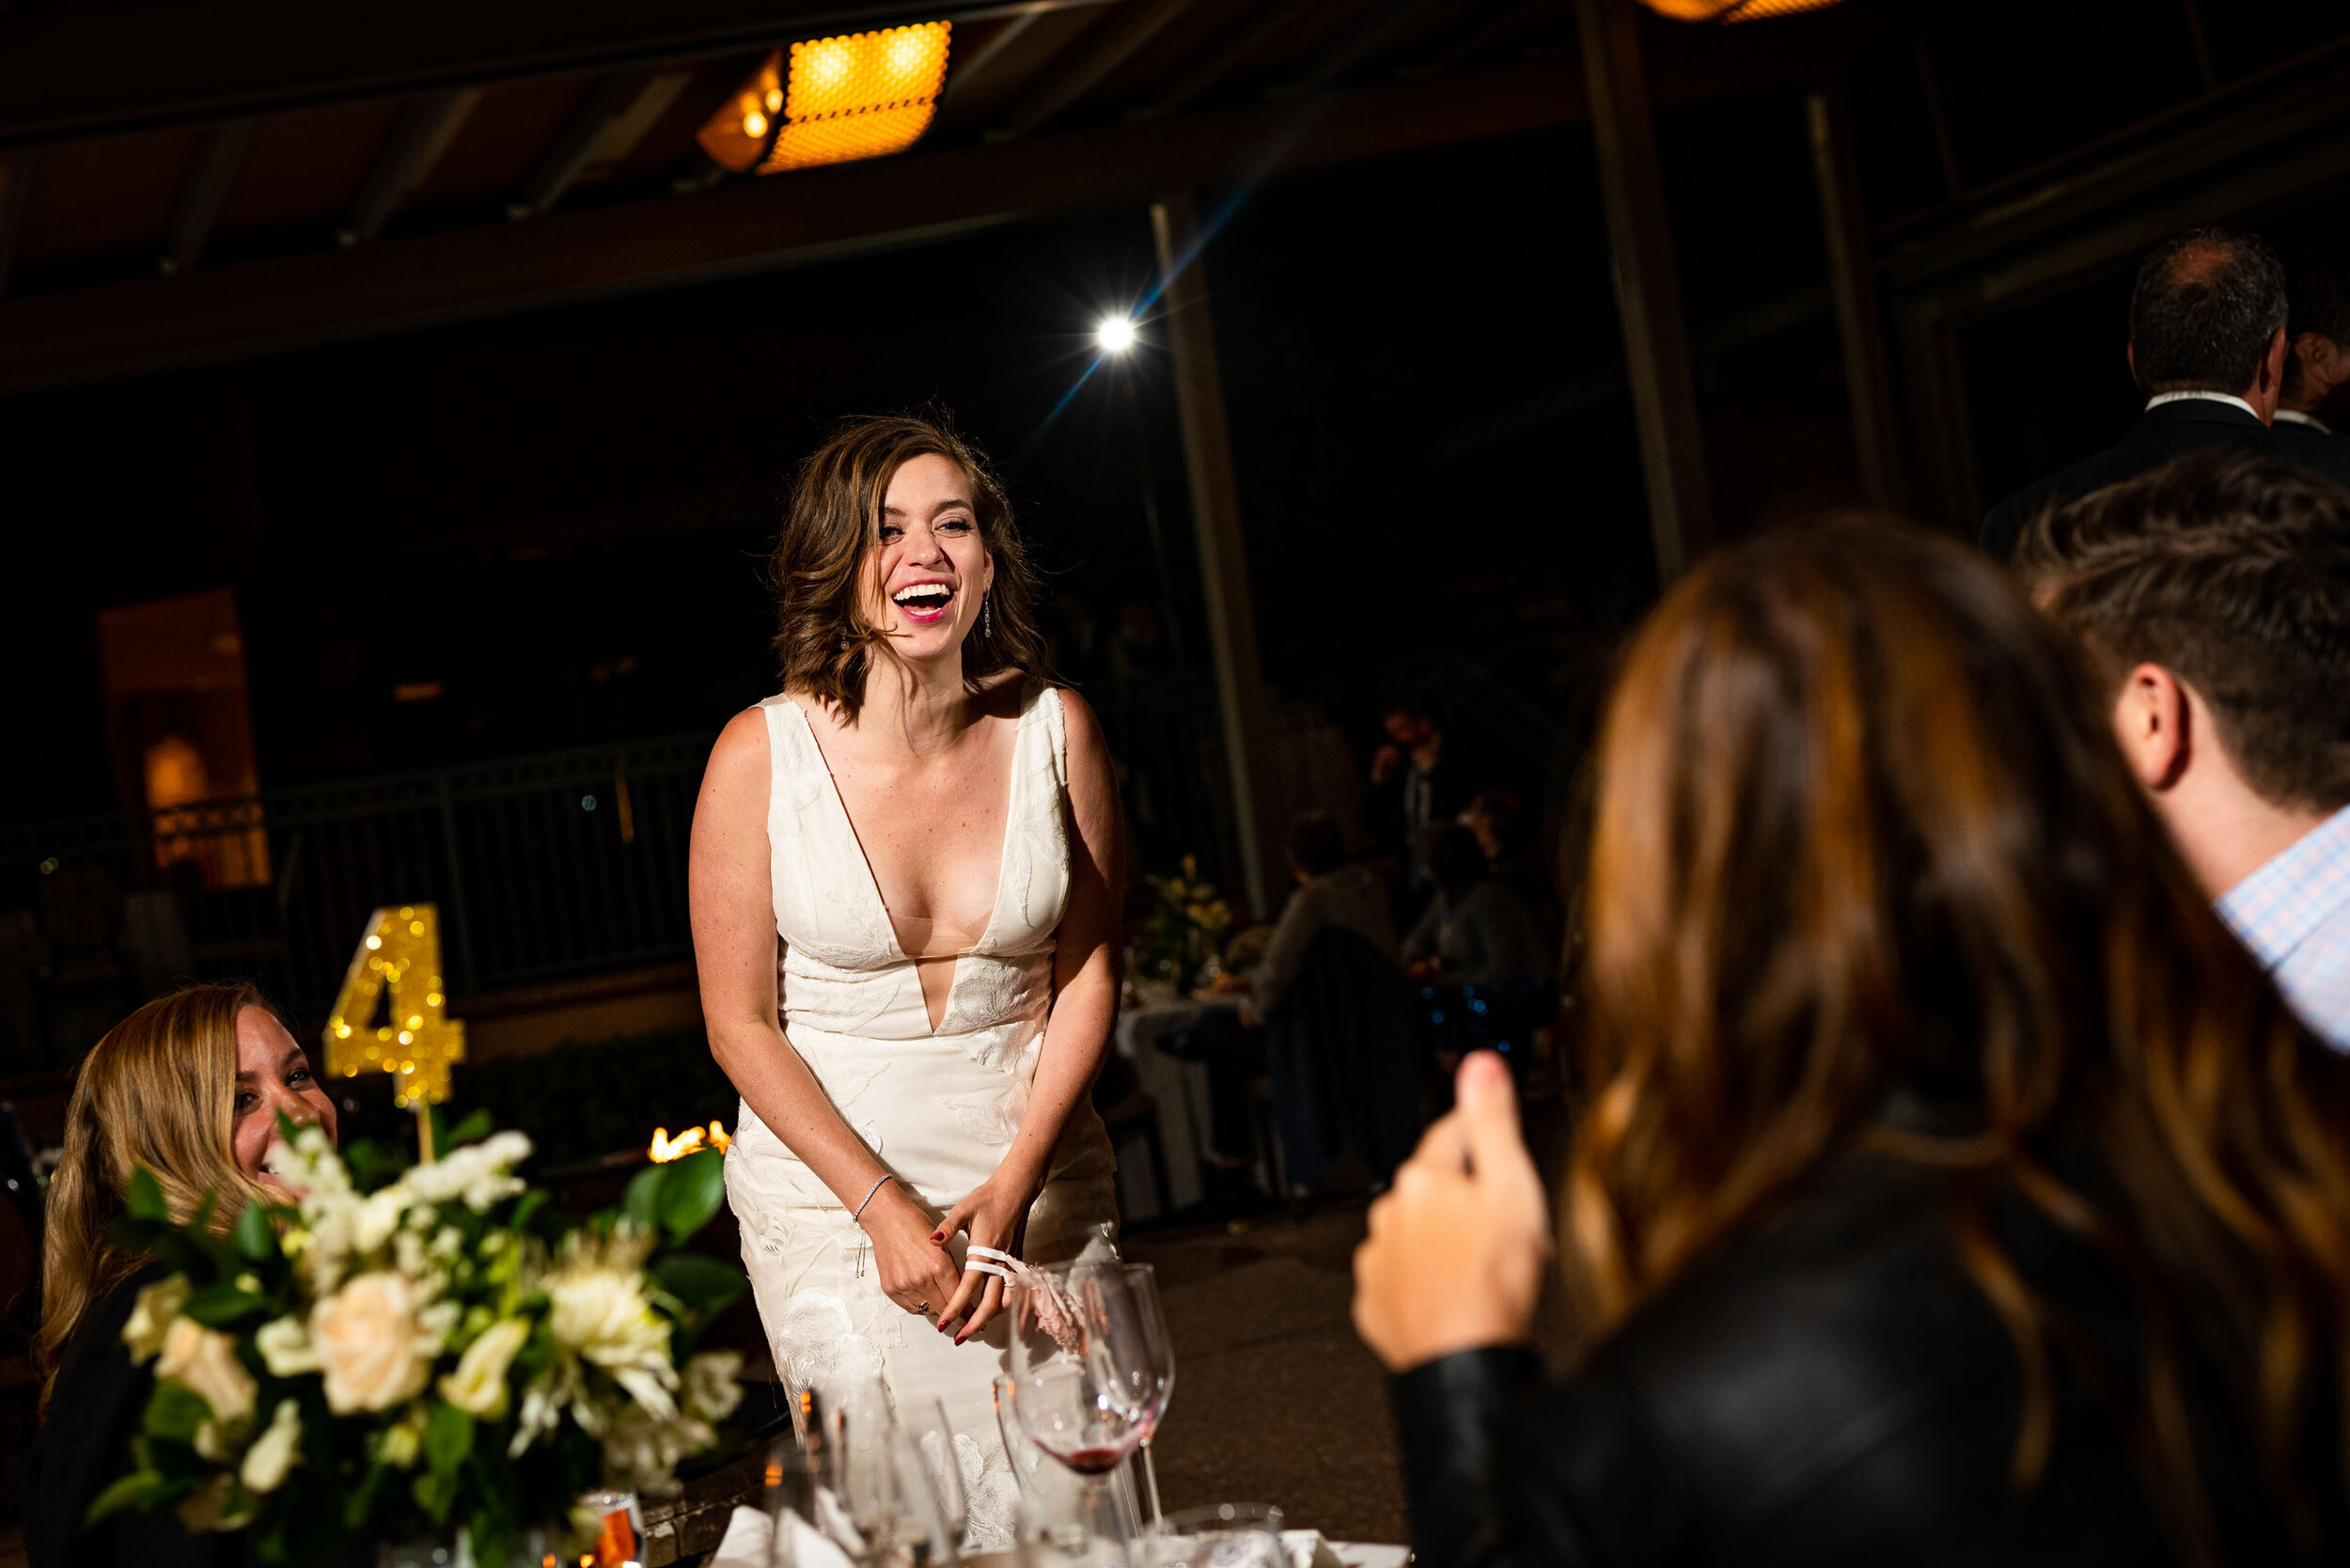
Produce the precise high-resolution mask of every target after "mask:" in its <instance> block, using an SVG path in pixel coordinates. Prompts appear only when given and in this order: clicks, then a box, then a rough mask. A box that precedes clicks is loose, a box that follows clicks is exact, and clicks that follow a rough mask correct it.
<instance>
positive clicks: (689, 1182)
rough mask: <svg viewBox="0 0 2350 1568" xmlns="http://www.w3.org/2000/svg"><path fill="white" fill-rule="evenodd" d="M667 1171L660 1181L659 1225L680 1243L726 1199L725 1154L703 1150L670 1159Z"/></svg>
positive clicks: (716, 1210) (708, 1218) (705, 1221)
mask: <svg viewBox="0 0 2350 1568" xmlns="http://www.w3.org/2000/svg"><path fill="white" fill-rule="evenodd" d="M667 1171H668V1174H667V1176H666V1178H665V1179H664V1180H663V1182H662V1184H661V1195H660V1214H661V1228H662V1229H663V1230H665V1231H668V1232H669V1239H670V1240H671V1241H672V1242H682V1241H684V1240H685V1239H687V1238H688V1237H690V1236H692V1235H693V1234H694V1232H696V1231H699V1230H700V1229H701V1228H702V1227H703V1226H705V1225H707V1224H709V1223H710V1221H711V1218H712V1216H713V1215H716V1214H717V1212H718V1208H719V1205H720V1204H722V1203H724V1202H725V1201H726V1200H727V1168H726V1156H725V1155H723V1154H721V1153H719V1152H718V1151H716V1150H715V1149H704V1150H702V1151H700V1152H698V1153H693V1154H688V1155H686V1156H685V1157H684V1158H683V1159H682V1160H672V1161H670V1162H669V1164H668V1167H667ZM631 1186H632V1190H633V1189H634V1184H631Z"/></svg>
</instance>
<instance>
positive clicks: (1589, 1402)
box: [1394, 1157, 2350, 1568]
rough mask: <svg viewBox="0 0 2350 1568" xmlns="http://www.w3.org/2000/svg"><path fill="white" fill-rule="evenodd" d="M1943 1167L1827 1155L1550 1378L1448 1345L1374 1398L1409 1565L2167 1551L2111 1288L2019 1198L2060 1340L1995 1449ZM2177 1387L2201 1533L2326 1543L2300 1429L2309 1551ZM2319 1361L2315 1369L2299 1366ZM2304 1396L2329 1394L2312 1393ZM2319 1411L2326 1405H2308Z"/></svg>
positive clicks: (2169, 1556)
mask: <svg viewBox="0 0 2350 1568" xmlns="http://www.w3.org/2000/svg"><path fill="white" fill-rule="evenodd" d="M1950 1181H1951V1178H1949V1177H1947V1176H1944V1175H1940V1174H1937V1173H1935V1172H1930V1171H1924V1170H1919V1169H1918V1168H1914V1167H1907V1166H1899V1165H1894V1164H1892V1163H1890V1162H1887V1161H1882V1160H1877V1159H1874V1158H1871V1157H1861V1158H1856V1159H1854V1160H1850V1161H1847V1162H1845V1164H1844V1165H1843V1166H1842V1167H1841V1168H1840V1170H1839V1173H1838V1174H1837V1175H1836V1176H1835V1177H1833V1178H1832V1179H1826V1180H1823V1181H1821V1182H1819V1183H1816V1184H1813V1185H1812V1186H1811V1187H1810V1188H1809V1189H1807V1190H1806V1191H1805V1192H1804V1193H1803V1194H1802V1195H1800V1196H1799V1197H1797V1198H1795V1199H1794V1200H1790V1201H1789V1202H1788V1203H1786V1204H1784V1205H1782V1206H1781V1207H1780V1208H1779V1209H1778V1211H1777V1212H1776V1213H1775V1215H1773V1216H1772V1217H1771V1218H1769V1219H1768V1220H1766V1221H1764V1222H1763V1223H1759V1224H1756V1225H1752V1226H1749V1227H1748V1228H1747V1229H1746V1230H1744V1231H1741V1232H1739V1233H1738V1234H1737V1235H1735V1236H1733V1237H1732V1238H1731V1240H1730V1241H1728V1242H1727V1243H1725V1244H1724V1245H1723V1246H1722V1247H1720V1248H1719V1249H1717V1250H1716V1252H1714V1253H1713V1254H1712V1255H1710V1256H1709V1257H1708V1258H1707V1259H1706V1260H1704V1261H1703V1262H1701V1263H1700V1264H1699V1265H1698V1266H1697V1267H1696V1268H1694V1269H1692V1270H1691V1271H1690V1272H1689V1273H1687V1274H1684V1276H1683V1277H1682V1278H1679V1279H1678V1280H1676V1281H1674V1283H1673V1284H1672V1285H1671V1286H1670V1287H1669V1288H1668V1289H1667V1290H1666V1291H1665V1292H1664V1293H1663V1294H1660V1295H1659V1296H1658V1297H1657V1298H1656V1299H1655V1300H1654V1301H1653V1302H1651V1303H1650V1304H1648V1305H1647V1306H1646V1307H1645V1308H1643V1309H1641V1310H1640V1311H1638V1312H1637V1313H1636V1314H1635V1315H1634V1316H1633V1317H1632V1318H1631V1319H1630V1320H1628V1321H1627V1322H1626V1323H1625V1324H1624V1325H1622V1327H1621V1328H1620V1329H1619V1331H1618V1332H1617V1333H1616V1334H1615V1335H1614V1336H1613V1337H1612V1338H1611V1339H1609V1340H1608V1341H1606V1343H1604V1344H1603V1345H1601V1346H1600V1347H1599V1348H1598V1349H1597V1350H1596V1351H1595V1352H1594V1353H1593V1354H1592V1355H1591V1356H1590V1358H1589V1359H1588V1360H1587V1361H1586V1363H1585V1365H1584V1366H1583V1368H1582V1370H1581V1371H1580V1372H1578V1373H1577V1374H1576V1375H1575V1377H1573V1378H1572V1379H1570V1380H1568V1381H1566V1382H1563V1383H1551V1382H1549V1381H1548V1379H1547V1378H1546V1376H1545V1374H1544V1372H1543V1367H1542V1364H1541V1362H1540V1360H1539V1359H1538V1357H1537V1356H1535V1355H1534V1354H1533V1353H1532V1352H1530V1351H1527V1350H1519V1349H1495V1350H1478V1351H1470V1352H1466V1353H1465V1354H1462V1355H1458V1356H1447V1357H1444V1358H1443V1359H1440V1360H1437V1361H1434V1362H1431V1363H1429V1364H1428V1365H1425V1366H1422V1367H1419V1368H1417V1369H1415V1370H1413V1371H1411V1372H1406V1373H1404V1374H1403V1375H1402V1376H1401V1377H1398V1378H1397V1379H1396V1380H1395V1383H1394V1397H1395V1403H1396V1410H1397V1415H1398V1420H1399V1425H1400V1427H1401V1429H1402V1431H1401V1435H1402V1447H1403V1460H1404V1468H1405V1473H1406V1477H1407V1482H1408V1484H1409V1487H1410V1497H1411V1504H1412V1510H1413V1519H1414V1530H1413V1537H1414V1544H1415V1546H1416V1547H1417V1549H1418V1568H1472V1565H1474V1568H1501V1565H1505V1564H1510V1565H1519V1568H1532V1565H1533V1564H1536V1563H1597V1562H1638V1563H1674V1564H1682V1563H1716V1562H1736V1563H1740V1564H1749V1565H1765V1564H1778V1563H1805V1564H1842V1563H1855V1564H1857V1563H1904V1564H1907V1563H1937V1564H1960V1563H1966V1564H1973V1563H1982V1564H1991V1563H1998V1564H2018V1563H2043V1562H2045V1563H2049V1564H2063V1565H2065V1568H2080V1565H2083V1564H2091V1563H2099V1564H2102V1563H2158V1562H2170V1561H2173V1560H2177V1559H2176V1557H2175V1556H2174V1553H2173V1551H2172V1548H2171V1544H2170V1537H2168V1536H2167V1535H2166V1534H2165V1532H2164V1530H2163V1529H2162V1528H2161V1526H2160V1524H2159V1523H2158V1522H2157V1519H2156V1515H2155V1513H2154V1509H2153V1508H2152V1507H2151V1506H2150V1505H2149V1503H2148V1500H2147V1496H2148V1495H2147V1492H2146V1490H2145V1488H2144V1487H2143V1486H2142V1485H2141V1483H2140V1481H2139V1473H2138V1471H2137V1469H2136V1467H2135V1466H2134V1465H2133V1463H2132V1461H2131V1458H2130V1434H2131V1432H2132V1430H2133V1428H2134V1424H2135V1423H2134V1418H2133V1417H2132V1416H2131V1414H2130V1403H2129V1402H2130V1399H2131V1397H2132V1396H2130V1395H2129V1394H2128V1393H2127V1392H2126V1390H2125V1391H2124V1392H2123V1395H2122V1396H2121V1398H2120V1400H2119V1401H2118V1402H2117V1401H2116V1400H2114V1399H2113V1398H2110V1397H2108V1396H2106V1395H2103V1394H2100V1393H2099V1392H2098V1385H2097V1383H2096V1381H2095V1379H2094V1378H2092V1376H2090V1375H2088V1374H2087V1373H2086V1372H2085V1371H2084V1368H2085V1366H2086V1365H2088V1364H2090V1363H2095V1362H2102V1363H2104V1364H2105V1365H2107V1366H2108V1367H2110V1368H2115V1369H2119V1370H2120V1371H2121V1372H2122V1373H2123V1375H2124V1376H2128V1375H2133V1374H2134V1373H2135V1370H2136V1365H2137V1361H2136V1357H2137V1356H2138V1350H2137V1343H2136V1338H2135V1333H2134V1331H2133V1329H2132V1327H2131V1318H2132V1313H2131V1310H2130V1308H2129V1300H2128V1297H2127V1295H2126V1294H2125V1293H2124V1292H2123V1290H2122V1289H2121V1287H2120V1285H2119V1284H2118V1282H2117V1281H2116V1280H2115V1279H2114V1278H2113V1277H2112V1276H2111V1274H2110V1273H2109V1272H2108V1271H2107V1270H2106V1269H2104V1268H2103V1267H2101V1266H2099V1265H2097V1264H2096V1263H2095V1262H2092V1260H2091V1259H2090V1258H2089V1256H2088V1255H2087V1254H2086V1253H2085V1252H2084V1250H2083V1249H2081V1248H2078V1247H2074V1246H2072V1245H2071V1244H2070V1243H2069V1242H2067V1241H2066V1240H2064V1239H2063V1238H2061V1237H2060V1235H2058V1234H2057V1233H2056V1232H2055V1231H2054V1230H2053V1228H2051V1227H2049V1226H2047V1225H2045V1223H2036V1222H2035V1220H2034V1219H2033V1217H2032V1216H2030V1215H2022V1214H2018V1213H2016V1212H2013V1210H2009V1209H2002V1210H2001V1211H2000V1212H1999V1213H1998V1229H1999V1231H2000V1237H2001V1241H2002V1244H2003V1246H2004V1247H2006V1249H2007V1250H2008V1252H2009V1254H2010V1255H2011V1256H2012V1257H2013V1258H2015V1259H2016V1261H2017V1262H2018V1263H2019V1265H2020V1266H2021V1267H2022V1268H2023V1270H2024V1272H2025V1275H2026V1277H2027V1278H2029V1280H2030V1282H2031V1285H2032V1287H2033V1289H2034V1291H2035V1293H2036V1294H2038V1295H2039V1296H2040V1297H2041V1299H2042V1300H2043V1301H2044V1302H2047V1303H2049V1304H2050V1305H2051V1306H2053V1307H2055V1308H2056V1309H2058V1310H2059V1311H2060V1312H2061V1313H2062V1314H2063V1316H2064V1321H2065V1322H2066V1323H2067V1325H2070V1329H2071V1331H2072V1332H2073V1334H2074V1342H2075V1343H2076V1345H2082V1346H2087V1345H2093V1346H2095V1347H2096V1348H2095V1349H2094V1350H2086V1349H2084V1350H2083V1352H2082V1354H2078V1355H2067V1354H2066V1353H2065V1352H2064V1351H2063V1350H2062V1349H2059V1350H2058V1352H2057V1356H2058V1357H2059V1359H2058V1411H2059V1414H2058V1420H2057V1428H2056V1443H2055V1449H2054V1450H2053V1453H2052V1456H2051V1459H2050V1462H2049V1465H2048V1467H2047V1469H2046V1471H2045V1475H2044V1477H2043V1479H2042V1480H2041V1482H2040V1483H2039V1485H2038V1486H2037V1487H2035V1488H2034V1489H2032V1490H2031V1491H2030V1492H2029V1494H2027V1495H2024V1496H2021V1497H2018V1496H2016V1495H2015V1494H2014V1493H2013V1491H2012V1490H2011V1488H2010V1486H2009V1483H2008V1479H2007V1477H2008V1470H2009V1465H2010V1462H2011V1458H2012V1455H2013V1449H2014V1443H2015V1438H2016V1433H2017V1421H2018V1416H2019V1412H2020V1408H2021V1402H2020V1393H2019V1389H2020V1378H2019V1373H2018V1363H2017V1359H2016V1355H2015V1352H2014V1350H2013V1347H2012V1344H2011V1341H2009V1340H2008V1338H2007V1336H2006V1334H2005V1332H2004V1331H2003V1330H2002V1329H2001V1327H2000V1325H1999V1322H1998V1318H1997V1317H1996V1316H1995V1315H1994V1314H1993V1311H1992V1309H1991V1307H1990V1305H1989V1303H1988V1301H1987V1299H1986V1298H1985V1296H1984V1295H1983V1294H1982V1291H1981V1290H1980V1289H1979V1288H1978V1287H1977V1286H1976V1285H1975V1283H1974V1282H1973V1280H1972V1279H1971V1278H1969V1277H1968V1276H1967V1275H1966V1272H1965V1270H1964V1269H1963V1267H1962V1266H1961V1264H1960V1262H1959V1259H1958V1256H1957V1253H1956V1251H1955V1249H1954V1247H1953V1246H1952V1242H1951V1227H1950V1224H1949V1218H1948V1216H1949V1213H1950V1196H1951V1194H1950ZM2189 1373H2190V1380H2191V1382H2193V1384H2194V1387H2192V1388H2190V1400H2191V1408H2192V1409H2193V1410H2194V1411H2195V1429H2196V1432H2197V1437H2198V1442H2199V1444H2200V1445H2201V1447H2202V1448H2203V1450H2204V1451H2205V1455H2206V1458H2205V1466H2204V1473H2205V1475H2206V1476H2207V1478H2208V1484H2209V1486H2210V1489H2211V1491H2212V1493H2213V1510H2214V1513H2215V1514H2216V1515H2217V1519H2218V1530H2219V1534H2220V1536H2221V1538H2222V1546H2223V1553H2224V1558H2225V1560H2228V1561H2235V1562H2262V1563H2268V1562H2282V1561H2291V1560H2295V1559H2296V1558H2299V1557H2302V1556H2304V1555H2309V1556H2311V1557H2313V1559H2314V1560H2325V1561H2332V1562H2339V1561H2342V1560H2345V1559H2344V1554H2343V1550H2342V1548H2343V1545H2344V1544H2345V1542H2350V1531H2345V1529H2344V1511H2343V1502H2342V1470H2341V1467H2340V1466H2339V1465H2338V1464H2337V1463H2336V1462H2335V1460H2334V1459H2333V1457H2332V1454H2333V1445H2332V1443H2331V1440H2330V1438H2327V1439H2325V1440H2323V1441H2319V1442H2313V1443H2312V1444H2311V1445H2310V1447H2311V1448H2312V1449H2313V1450H2323V1451H2322V1452H2312V1453H2311V1455H2309V1465H2308V1468H2307V1470H2306V1472H2305V1474H2306V1475H2307V1476H2308V1477H2309V1482H2308V1484H2307V1487H2306V1495H2307V1496H2309V1497H2313V1498H2314V1499H2315V1500H2314V1502H2312V1503H2311V1504H2309V1508H2310V1510H2311V1516H2312V1517H2313V1520H2314V1528H2315V1530H2316V1536H2315V1539H2316V1541H2317V1543H2319V1544H2320V1549H2318V1550H2316V1551H2314V1552H2312V1553H2309V1554H2305V1553H2302V1552H2299V1551H2296V1550H2295V1549H2294V1543H2293V1537H2292V1535H2291V1533H2290V1530H2289V1527H2288V1526H2287V1524H2286V1514H2285V1512H2284V1511H2283V1510H2282V1509H2281V1508H2279V1507H2278V1506H2277V1505H2275V1503H2274V1502H2273V1501H2272V1500H2270V1499H2269V1497H2268V1496H2267V1493H2266V1489H2265V1487H2264V1484H2263V1483H2262V1482H2261V1481H2260V1480H2259V1479H2258V1472H2257V1471H2256V1470H2255V1469H2254V1467H2253V1464H2254V1462H2253V1459H2252V1457H2251V1456H2252V1455H2253V1454H2255V1453H2256V1452H2257V1446H2256V1444H2255V1442H2254V1441H2253V1439H2252V1438H2251V1436H2250V1435H2249V1433H2248V1431H2247V1430H2246V1429H2245V1428H2244V1426H2243V1425H2242V1424H2241V1423H2238V1422H2234V1421H2231V1420H2230V1419H2227V1418H2226V1417H2225V1416H2218V1417H2215V1416H2214V1414H2213V1412H2214V1410H2216V1409H2224V1408H2226V1402H2225V1401H2224V1400H2217V1399H2203V1400H2201V1401H2200V1403H2198V1402H2197V1401H2196V1390H2197V1389H2199V1388H2200V1389H2202V1390H2205V1391H2208V1389H2209V1388H2211V1387H2213V1386H2214V1385H2213V1384H2212V1383H2211V1380H2210V1379H2209V1378H2208V1377H2201V1378H2197V1377H2195V1375H2194V1374H2195V1369H2194V1368H2193V1367H2190V1368H2189ZM2329 1376H2330V1374H2329V1373H2328V1372H2326V1371H2325V1370H2324V1369H2321V1370H2320V1372H2318V1374H2317V1375H2316V1376H2315V1377H2313V1378H2312V1379H2311V1382H2312V1384H2313V1385H2314V1386H2315V1387H2316V1388H2318V1389H2320V1390H2323V1389H2324V1388H2326V1384H2327V1382H2328V1381H2329ZM2318 1403H2321V1404H2326V1403H2330V1402H2329V1400H2328V1398H2327V1396H2326V1394H2324V1393H2323V1392H2321V1393H2320V1394H2319V1396H2318ZM2328 1430H2330V1426H2329V1427H2328Z"/></svg>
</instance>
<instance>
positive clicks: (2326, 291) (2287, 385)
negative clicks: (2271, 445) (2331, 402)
mask: <svg viewBox="0 0 2350 1568" xmlns="http://www.w3.org/2000/svg"><path fill="white" fill-rule="evenodd" d="M2342 284H2343V277H2342V267H2341V264H2340V259H2339V258H2338V257H2337V256H2336V255H2335V254H2333V253H2331V252H2328V253H2326V254H2324V255H2311V256H2305V257H2303V258H2301V259H2299V260H2297V261H2295V263H2294V266H2293V276H2292V279H2291V281H2290V282H2289V283H2288V284H2287V286H2286V290H2285V291H2286V295H2287V297H2288V299H2289V301H2290V308H2289V309H2288V310H2287V311H2286V314H2285V337H2287V338H2289V339H2291V341H2292V343H2293V348H2292V351H2291V352H2290V353H2287V354H2286V355H2285V375H2284V384H2283V389H2282V391H2281V392H2280V393H2279V396H2278V398H2277V417H2276V418H2275V419H2274V420H2272V421H2271V423H2273V424H2275V425H2277V426H2279V427H2282V426H2286V425H2298V426H2300V427H2301V428H2302V429H2304V430H2312V431H2316V432H2317V433H2318V434H2320V435H2331V434H2333V433H2334V431H2333V427H2331V426H2330V425H2328V424H2326V421H2325V420H2323V419H2321V418H2319V417H2318V415H2317V411H2318V409H2319V408H2320V407H2321V406H2323V405H2324V403H2325V401H2326V399H2327V398H2329V397H2331V396H2333V391H2334V388H2335V387H2337V386H2340V385H2341V384H2342V383H2343V382H2345V381H2350V350H2346V349H2345V347H2344V346H2345V345H2350V289H2345V288H2344V287H2343V286H2342Z"/></svg>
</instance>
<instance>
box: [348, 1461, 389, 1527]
mask: <svg viewBox="0 0 2350 1568" xmlns="http://www.w3.org/2000/svg"><path fill="white" fill-rule="evenodd" d="M390 1473H391V1466H388V1465H370V1466H368V1473H367V1474H366V1475H365V1476H363V1477H362V1478H360V1482H359V1485H358V1487H357V1489H356V1490H354V1491H353V1492H352V1494H351V1496H350V1497H348V1498H346V1499H344V1502H343V1528H344V1529H352V1530H355V1529H365V1528H366V1526H367V1522H368V1510H370V1509H372V1508H373V1507H374V1506H375V1489H376V1488H377V1487H379V1486H381V1485H383V1484H384V1477H385V1476H387V1475H389V1474H390Z"/></svg>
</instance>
